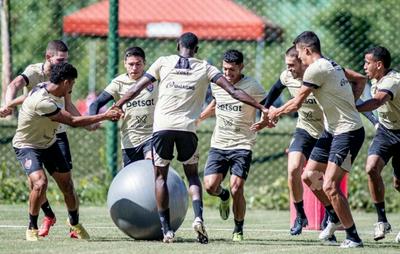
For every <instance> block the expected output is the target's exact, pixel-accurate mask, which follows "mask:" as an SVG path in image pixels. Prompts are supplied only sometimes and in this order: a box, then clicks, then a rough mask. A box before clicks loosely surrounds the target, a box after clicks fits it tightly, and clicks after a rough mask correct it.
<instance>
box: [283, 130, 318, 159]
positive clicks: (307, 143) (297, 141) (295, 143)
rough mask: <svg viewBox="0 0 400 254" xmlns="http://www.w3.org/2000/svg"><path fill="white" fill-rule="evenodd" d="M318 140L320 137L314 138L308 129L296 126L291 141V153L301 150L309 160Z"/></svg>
mask: <svg viewBox="0 0 400 254" xmlns="http://www.w3.org/2000/svg"><path fill="white" fill-rule="evenodd" d="M317 140H318V139H316V138H313V136H311V135H310V134H309V133H308V132H307V131H306V130H304V129H301V128H296V130H295V132H294V134H293V138H292V140H291V141H290V145H289V153H290V152H301V153H302V154H304V156H305V157H306V159H307V160H308V158H309V157H310V154H311V151H312V150H313V148H314V145H315V143H317Z"/></svg>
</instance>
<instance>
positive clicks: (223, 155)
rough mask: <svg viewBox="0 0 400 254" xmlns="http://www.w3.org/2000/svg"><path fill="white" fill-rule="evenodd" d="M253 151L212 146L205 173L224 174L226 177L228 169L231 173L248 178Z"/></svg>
mask: <svg viewBox="0 0 400 254" xmlns="http://www.w3.org/2000/svg"><path fill="white" fill-rule="evenodd" d="M251 158H252V152H251V151H250V150H245V149H234V150H222V149H217V148H213V147H211V149H210V151H209V152H208V158H207V163H206V168H205V169H204V175H205V176H207V175H213V174H222V175H223V176H224V178H225V176H226V174H227V173H228V171H230V173H231V175H235V176H238V177H240V178H243V179H244V180H246V179H247V176H248V174H249V170H250V164H251Z"/></svg>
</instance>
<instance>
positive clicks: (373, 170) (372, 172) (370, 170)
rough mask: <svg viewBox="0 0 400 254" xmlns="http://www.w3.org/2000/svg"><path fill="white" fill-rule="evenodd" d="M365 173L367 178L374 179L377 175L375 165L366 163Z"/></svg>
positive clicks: (377, 170) (377, 171)
mask: <svg viewBox="0 0 400 254" xmlns="http://www.w3.org/2000/svg"><path fill="white" fill-rule="evenodd" d="M365 172H366V173H367V174H368V176H369V177H376V176H378V175H379V169H378V166H377V165H376V163H367V165H366V166H365Z"/></svg>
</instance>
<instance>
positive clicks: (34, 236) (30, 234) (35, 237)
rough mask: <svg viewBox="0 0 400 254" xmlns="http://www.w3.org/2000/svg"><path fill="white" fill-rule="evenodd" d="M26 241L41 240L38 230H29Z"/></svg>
mask: <svg viewBox="0 0 400 254" xmlns="http://www.w3.org/2000/svg"><path fill="white" fill-rule="evenodd" d="M25 235H26V240H27V241H30V242H35V241H38V240H39V235H38V230H37V229H27V230H26V233H25Z"/></svg>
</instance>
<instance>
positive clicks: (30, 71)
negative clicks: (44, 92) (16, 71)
mask: <svg viewBox="0 0 400 254" xmlns="http://www.w3.org/2000/svg"><path fill="white" fill-rule="evenodd" d="M21 76H22V77H23V78H24V80H25V82H26V87H27V88H28V90H31V89H32V88H33V87H34V86H35V85H36V84H37V83H39V80H38V78H37V76H38V75H37V71H36V70H35V68H34V66H33V65H29V66H28V67H26V68H25V70H24V72H22V73H21Z"/></svg>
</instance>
